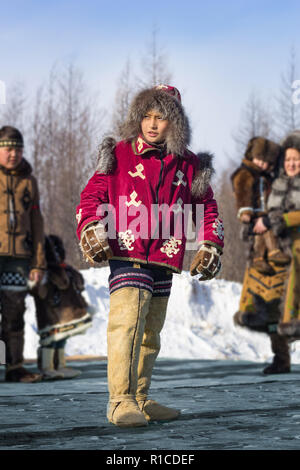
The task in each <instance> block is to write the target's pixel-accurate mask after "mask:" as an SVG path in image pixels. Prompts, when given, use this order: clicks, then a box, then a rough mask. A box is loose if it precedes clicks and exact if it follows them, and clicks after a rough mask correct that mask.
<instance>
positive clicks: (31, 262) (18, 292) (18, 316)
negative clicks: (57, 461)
mask: <svg viewBox="0 0 300 470" xmlns="http://www.w3.org/2000/svg"><path fill="white" fill-rule="evenodd" d="M23 148H24V142H23V136H22V134H21V132H20V131H19V130H18V129H16V128H14V127H10V126H4V127H2V128H1V129H0V188H1V190H0V302H1V339H2V341H4V343H5V346H6V371H5V380H6V381H8V382H26V383H29V382H37V381H39V380H40V379H41V376H40V374H37V373H31V372H29V371H28V370H27V369H26V368H25V367H24V366H23V348H24V313H25V297H26V295H27V293H28V283H30V284H31V285H38V284H40V282H41V281H42V279H43V276H44V274H45V270H46V260H45V254H44V227H43V218H42V214H41V211H40V206H39V191H38V184H37V181H36V178H35V177H34V176H33V174H32V168H31V166H30V164H29V162H28V161H27V160H26V159H25V158H24V157H23Z"/></svg>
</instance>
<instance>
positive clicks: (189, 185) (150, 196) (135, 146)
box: [76, 136, 224, 272]
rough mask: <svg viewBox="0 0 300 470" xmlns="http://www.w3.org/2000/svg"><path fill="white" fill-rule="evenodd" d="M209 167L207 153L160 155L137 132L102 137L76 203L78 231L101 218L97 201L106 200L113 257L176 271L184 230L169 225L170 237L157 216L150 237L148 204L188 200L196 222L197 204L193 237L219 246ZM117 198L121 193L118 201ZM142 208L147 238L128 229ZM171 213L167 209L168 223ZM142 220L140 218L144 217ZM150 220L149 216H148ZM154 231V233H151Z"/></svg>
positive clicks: (181, 203)
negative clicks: (130, 136) (199, 219)
mask: <svg viewBox="0 0 300 470" xmlns="http://www.w3.org/2000/svg"><path fill="white" fill-rule="evenodd" d="M212 172H213V170H212V167H211V166H210V160H209V155H207V154H199V155H195V154H193V153H192V152H190V151H187V150H186V151H185V153H184V155H183V156H181V157H180V156H175V155H174V154H168V155H165V154H164V153H162V151H161V150H160V149H159V148H158V147H153V146H151V145H149V144H148V143H146V142H145V141H144V140H143V138H142V137H141V136H140V137H139V138H138V139H137V140H133V141H132V142H128V141H121V142H119V143H117V144H116V143H115V142H114V141H113V139H106V141H104V143H103V145H102V153H100V160H99V165H98V168H97V171H96V173H95V174H94V175H93V176H92V178H91V179H90V180H89V182H88V184H87V186H86V187H85V188H84V190H83V191H82V193H81V200H80V204H79V205H78V207H77V214H76V218H77V222H78V228H77V235H78V238H79V239H80V236H81V232H82V230H83V229H84V227H86V226H87V224H89V223H91V222H93V221H97V220H103V219H104V217H105V215H106V214H103V215H100V213H99V206H100V205H101V204H111V205H112V206H113V208H114V210H115V213H116V224H117V226H116V238H113V237H110V236H109V244H110V247H111V248H112V251H113V254H114V258H113V259H125V260H132V261H138V262H141V263H150V264H155V265H162V266H166V267H168V268H170V269H172V270H173V271H175V272H181V270H182V264H183V257H184V252H185V245H186V237H185V233H184V230H182V232H183V233H182V234H181V235H180V236H178V233H176V230H174V227H173V224H172V223H171V224H170V227H171V230H170V236H169V237H168V238H164V237H163V232H162V227H163V220H162V217H161V213H160V215H159V224H158V225H159V237H158V238H156V235H153V233H152V235H151V233H150V228H151V214H152V215H153V213H151V207H152V205H155V204H158V205H159V206H161V205H162V204H167V205H168V206H169V207H171V206H173V205H174V206H173V207H174V208H175V209H178V210H179V211H180V208H181V207H182V208H184V206H185V205H186V204H190V205H191V207H192V212H193V219H194V221H195V220H196V205H197V204H199V205H200V204H202V205H203V209H204V213H203V225H202V229H203V230H202V235H203V236H201V235H200V234H201V230H200V232H199V234H198V241H199V242H204V241H205V243H208V244H211V245H216V246H217V247H218V248H219V249H220V250H222V248H223V238H224V235H223V224H222V221H221V220H220V219H219V217H218V207H217V203H216V201H215V199H214V194H213V191H212V188H211V186H210V177H211V174H212ZM120 197H122V198H121V199H120ZM141 205H143V206H144V207H145V208H146V209H147V214H145V218H147V222H148V233H147V236H146V237H145V238H144V236H140V237H138V236H134V233H133V232H132V231H130V230H131V229H130V227H132V226H133V225H132V224H134V222H133V221H134V220H137V217H139V214H140V212H139V206H141ZM124 213H125V214H126V218H127V222H125V223H124V224H123V226H122V224H121V215H122V214H124ZM173 219H174V213H171V219H170V220H171V221H172V220H173ZM143 220H145V219H143ZM152 221H153V219H152ZM156 233H157V232H156Z"/></svg>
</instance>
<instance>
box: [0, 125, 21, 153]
mask: <svg viewBox="0 0 300 470" xmlns="http://www.w3.org/2000/svg"><path fill="white" fill-rule="evenodd" d="M0 147H20V148H23V147H24V141H23V136H22V134H21V132H20V131H19V130H18V129H16V128H15V127H11V126H3V127H1V129H0Z"/></svg>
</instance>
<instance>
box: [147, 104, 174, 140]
mask: <svg viewBox="0 0 300 470" xmlns="http://www.w3.org/2000/svg"><path fill="white" fill-rule="evenodd" d="M168 126H169V121H168V120H167V119H163V117H162V114H161V113H160V112H159V111H157V110H155V109H151V110H150V111H148V112H147V113H146V114H145V116H144V118H143V119H142V122H141V128H142V133H143V135H144V137H145V139H146V140H147V142H149V143H152V144H159V143H161V142H163V141H164V140H165V138H166V133H167V129H168Z"/></svg>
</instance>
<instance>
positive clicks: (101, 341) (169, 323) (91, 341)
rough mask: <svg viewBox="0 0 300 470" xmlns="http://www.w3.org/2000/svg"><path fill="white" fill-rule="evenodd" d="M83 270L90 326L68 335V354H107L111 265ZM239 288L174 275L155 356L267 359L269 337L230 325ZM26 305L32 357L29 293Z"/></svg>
mask: <svg viewBox="0 0 300 470" xmlns="http://www.w3.org/2000/svg"><path fill="white" fill-rule="evenodd" d="M81 273H82V275H83V276H84V279H85V291H84V296H85V298H86V300H87V301H88V303H89V304H91V305H93V306H94V308H95V314H94V316H93V325H92V326H91V327H90V328H89V329H88V330H87V332H86V333H85V334H83V335H77V336H74V337H72V338H69V339H68V341H67V345H66V354H67V355H70V356H73V355H95V356H106V348H107V343H106V328H107V318H108V311H109V292H108V281H107V280H108V275H109V268H108V267H104V268H100V269H99V268H90V269H86V270H82V271H81ZM241 289H242V286H241V284H239V283H236V282H230V281H225V280H222V279H221V280H219V279H213V280H211V281H206V282H202V283H201V282H199V281H198V280H197V279H195V278H193V277H191V276H190V274H189V273H188V272H186V271H184V272H182V273H181V274H180V275H179V274H174V276H173V285H172V291H171V296H170V300H169V304H168V311H167V317H166V321H165V325H164V327H163V330H162V333H161V351H160V354H159V357H160V358H173V359H179V358H181V359H210V360H218V359H220V360H226V359H229V360H246V361H254V362H270V361H271V359H272V357H273V354H272V351H271V347H270V340H269V338H268V336H267V335H265V334H262V333H255V332H251V331H248V330H246V329H244V328H241V327H237V326H235V325H234V324H233V320H232V318H233V315H234V313H235V312H236V311H237V310H238V306H239V299H240V295H241ZM26 303H27V310H26V314H25V325H26V326H25V346H24V356H25V358H26V359H29V358H30V359H31V358H36V351H37V348H38V343H39V337H38V335H37V326H36V319H35V310H34V303H33V299H32V298H31V297H30V296H27V299H26ZM298 344H299V342H296V343H293V345H292V347H291V353H292V362H293V363H300V349H299V346H298ZM297 347H298V351H297Z"/></svg>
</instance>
